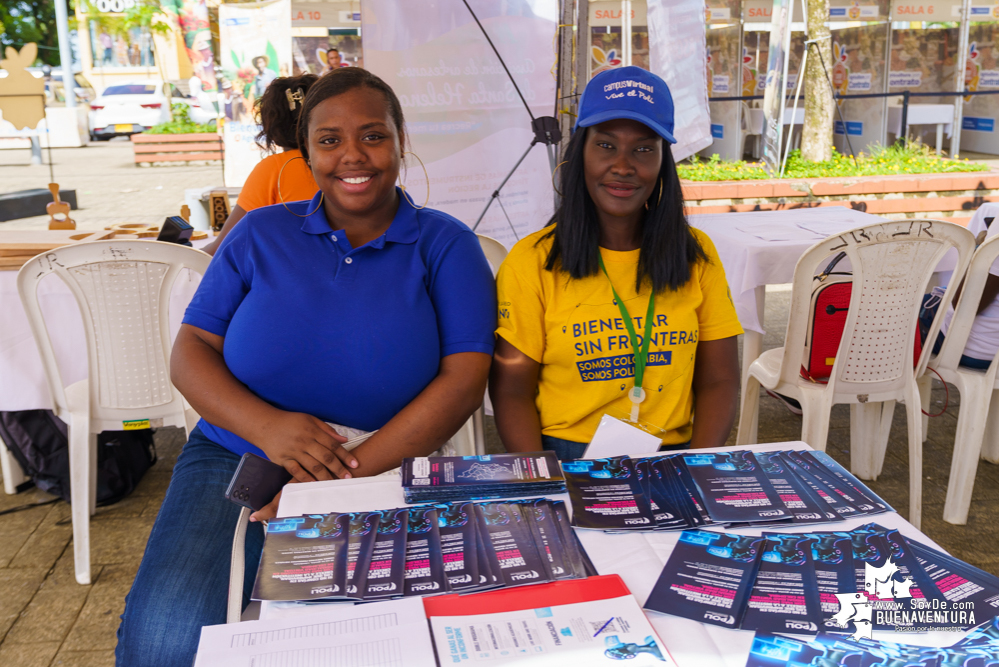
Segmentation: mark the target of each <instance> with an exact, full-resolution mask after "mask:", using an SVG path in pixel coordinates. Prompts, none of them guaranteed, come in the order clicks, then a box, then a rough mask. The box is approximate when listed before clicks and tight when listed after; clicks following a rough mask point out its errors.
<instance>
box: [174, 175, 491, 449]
mask: <svg viewBox="0 0 999 667" xmlns="http://www.w3.org/2000/svg"><path fill="white" fill-rule="evenodd" d="M318 197H319V195H318V193H317V195H316V197H315V198H313V200H312V201H311V202H304V201H303V202H294V203H289V204H288V208H289V209H291V210H292V211H294V212H295V213H298V214H299V215H305V214H306V213H308V212H309V211H312V210H314V209H315V208H316V206H317V205H318V203H319V198H318ZM184 323H185V324H190V325H192V326H195V327H198V328H199V329H204V330H205V331H208V332H211V333H213V334H217V335H219V336H223V337H225V345H224V347H223V354H224V357H225V362H226V365H227V366H228V367H229V370H230V371H232V374H233V375H235V376H236V379H238V380H239V381H240V382H242V383H243V384H245V385H246V386H247V387H249V389H250V391H252V392H253V393H254V394H256V395H257V396H259V397H260V398H262V399H264V400H265V401H267V402H268V403H270V404H272V405H274V406H276V407H278V408H280V409H282V410H288V411H293V412H304V413H306V414H310V415H314V416H316V417H319V418H320V419H322V420H324V421H328V422H334V423H337V424H343V425H344V426H350V427H353V428H358V429H363V430H365V431H373V430H375V429H378V428H381V427H382V426H384V425H385V424H386V422H388V421H389V420H390V419H392V417H394V416H395V415H396V413H398V412H399V411H400V410H402V408H404V407H405V406H406V405H407V404H408V403H409V402H410V401H412V400H413V399H414V398H416V396H417V395H418V394H419V393H420V392H421V391H423V389H424V388H425V387H426V386H427V385H428V384H429V383H430V381H431V380H433V379H434V377H435V376H436V375H437V372H438V368H439V366H440V360H441V358H442V357H446V356H447V355H449V354H456V353H459V352H482V353H484V354H492V351H493V343H494V335H493V332H494V331H495V329H496V291H495V287H494V284H493V277H492V272H491V271H490V269H489V264H488V263H487V262H486V258H485V256H484V255H483V254H482V249H481V248H480V247H479V242H478V239H477V238H476V236H475V234H474V233H472V231H471V230H469V229H468V227H466V226H465V225H463V224H462V223H461V222H459V221H458V220H456V219H454V218H452V217H451V216H449V215H447V214H445V213H442V212H440V211H435V210H432V209H428V208H425V209H422V210H416V209H414V208H413V207H412V206H411V205H410V204H408V203H407V202H406V201H405V200H402V198H401V197H400V204H399V210H398V211H397V212H396V215H395V218H394V219H393V220H392V224H391V225H390V226H389V228H388V230H386V232H385V233H384V234H382V235H381V236H379V237H378V238H377V239H375V240H373V241H371V242H369V243H366V244H365V245H363V246H361V247H359V248H354V247H352V246H351V244H350V242H349V241H348V240H347V235H346V234H344V233H342V232H334V231H332V230H331V229H330V225H329V223H328V222H327V221H326V214H325V212H324V211H323V209H322V207H320V208H319V210H318V211H317V212H315V213H313V214H312V215H309V216H308V217H305V218H299V217H296V216H294V215H292V214H291V213H289V212H288V211H287V210H285V208H284V207H283V206H281V205H280V204H279V205H276V206H266V207H263V208H259V209H256V210H253V211H250V212H249V213H247V214H246V216H245V217H244V218H243V219H242V220H241V221H240V223H239V224H238V225H236V227H235V228H234V229H233V230H232V232H231V233H230V234H229V235H228V236H227V237H226V238H225V240H224V241H223V242H222V244H221V247H220V248H219V250H218V252H216V254H215V257H214V258H213V259H212V262H211V264H210V265H209V267H208V271H207V272H206V273H205V276H204V279H203V280H202V281H201V285H200V287H199V288H198V291H197V293H196V294H195V295H194V299H193V300H192V301H191V304H190V305H189V306H188V308H187V312H186V313H185V315H184ZM199 426H200V427H201V430H202V431H203V432H204V433H205V435H206V436H207V437H208V438H210V439H211V440H213V441H214V442H217V443H218V444H220V445H222V446H223V447H225V448H226V449H229V450H230V451H232V452H235V453H236V454H240V455H242V454H243V453H244V452H254V453H255V454H258V455H261V456H263V452H261V451H260V450H259V449H258V448H257V447H255V446H253V445H251V444H250V443H249V442H247V441H246V440H244V439H242V438H240V437H239V436H237V435H235V434H233V433H230V432H229V431H226V430H225V429H222V428H219V427H217V426H214V425H212V424H210V423H208V422H206V421H205V420H204V419H202V420H201V422H200V424H199Z"/></svg>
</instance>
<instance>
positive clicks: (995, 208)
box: [968, 202, 999, 261]
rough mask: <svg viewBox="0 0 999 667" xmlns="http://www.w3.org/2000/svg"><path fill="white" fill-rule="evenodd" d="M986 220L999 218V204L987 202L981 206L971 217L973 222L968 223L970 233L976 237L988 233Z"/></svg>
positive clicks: (993, 222)
mask: <svg viewBox="0 0 999 667" xmlns="http://www.w3.org/2000/svg"><path fill="white" fill-rule="evenodd" d="M985 218H999V202H986V203H984V204H982V205H981V206H979V207H978V210H977V211H975V214H974V215H973V216H971V222H969V223H968V231H969V232H971V233H972V234H974V235H975V236H976V237H977V236H978V235H979V234H980V233H982V232H984V231H986V230H987V229H988V227H986V225H985ZM992 224H995V220H993V221H992V222H991V223H989V226H991V225H992ZM997 261H999V260H997Z"/></svg>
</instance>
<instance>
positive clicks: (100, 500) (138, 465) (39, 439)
mask: <svg viewBox="0 0 999 667" xmlns="http://www.w3.org/2000/svg"><path fill="white" fill-rule="evenodd" d="M67 433H68V430H67V428H66V422H64V421H62V420H61V419H59V418H58V417H56V416H55V414H54V413H53V412H52V411H51V410H19V411H15V412H0V437H2V438H3V441H4V443H5V444H6V445H7V449H8V450H10V453H11V455H12V456H13V457H14V458H15V459H16V460H17V462H18V464H20V466H21V469H22V470H23V471H24V474H25V475H27V476H28V477H30V478H32V479H33V480H34V483H35V486H37V487H38V488H40V489H42V490H43V491H47V492H49V493H51V494H53V495H56V496H59V497H60V498H62V499H63V500H65V501H66V502H70V494H69V479H70V478H69V439H68V437H67ZM154 463H156V448H155V447H154V446H153V431H152V429H148V428H147V429H141V430H137V431H104V432H103V433H101V434H100V435H98V436H97V504H98V505H111V504H113V503H116V502H118V501H119V500H121V499H122V498H124V497H125V496H127V495H128V494H130V493H131V492H132V491H133V490H135V487H136V485H138V483H139V480H141V479H142V476H143V475H144V474H146V471H147V470H149V468H150V466H152V465H153V464H154Z"/></svg>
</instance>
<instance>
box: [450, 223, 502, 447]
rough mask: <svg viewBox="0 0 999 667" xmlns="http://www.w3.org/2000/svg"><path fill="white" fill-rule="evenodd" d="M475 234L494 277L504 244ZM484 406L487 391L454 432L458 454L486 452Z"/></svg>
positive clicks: (486, 399)
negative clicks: (474, 409)
mask: <svg viewBox="0 0 999 667" xmlns="http://www.w3.org/2000/svg"><path fill="white" fill-rule="evenodd" d="M476 236H478V237H479V245H480V246H481V247H482V252H483V253H484V254H485V256H486V261H487V262H489V268H490V269H492V271H493V278H495V277H496V272H497V271H499V267H500V264H502V263H503V260H504V259H505V258H506V253H507V250H506V246H504V245H503V244H502V243H500V242H499V241H497V240H496V239H494V238H490V237H488V236H483V235H482V234H476ZM486 407H488V408H489V409H490V410H492V405H491V404H490V403H489V392H488V391H486V394H485V396H484V397H483V405H481V406H479V408H478V409H477V410H476V411H475V412H473V413H472V416H471V417H469V418H468V421H467V422H465V424H464V425H463V426H462V427H461V429H460V430H459V431H458V432H457V433H455V435H454V438H453V439H452V440H451V442H452V443H453V444H454V445H455V449H456V450H457V452H458V455H459V456H477V455H482V454H485V453H486V434H485V425H484V423H483V418H484V415H485V409H486Z"/></svg>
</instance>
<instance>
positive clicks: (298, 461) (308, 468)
mask: <svg viewBox="0 0 999 667" xmlns="http://www.w3.org/2000/svg"><path fill="white" fill-rule="evenodd" d="M345 442H347V438H345V437H343V436H342V435H340V434H339V433H337V432H336V431H335V430H333V427H332V426H330V425H329V424H327V423H326V422H324V421H322V420H321V419H318V418H316V417H313V416H312V415H307V414H303V413H301V412H284V411H280V412H278V415H277V416H276V417H275V418H273V419H271V420H268V422H267V424H266V426H265V428H264V429H263V432H262V433H261V434H260V436H259V437H258V438H257V439H255V440H254V442H253V444H255V445H257V446H258V447H260V449H262V450H263V451H264V453H265V454H267V458H268V459H270V460H271V461H273V462H274V463H277V464H278V465H280V466H283V467H284V469H285V470H287V471H288V472H289V473H291V475H292V477H293V478H294V480H295V481H296V482H314V481H321V480H327V479H348V478H350V477H352V476H353V475H352V474H351V472H350V469H352V468H356V467H357V459H356V458H355V457H354V455H353V454H351V453H350V452H348V451H347V450H346V449H344V448H343V443H345ZM275 507H276V505H275Z"/></svg>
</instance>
